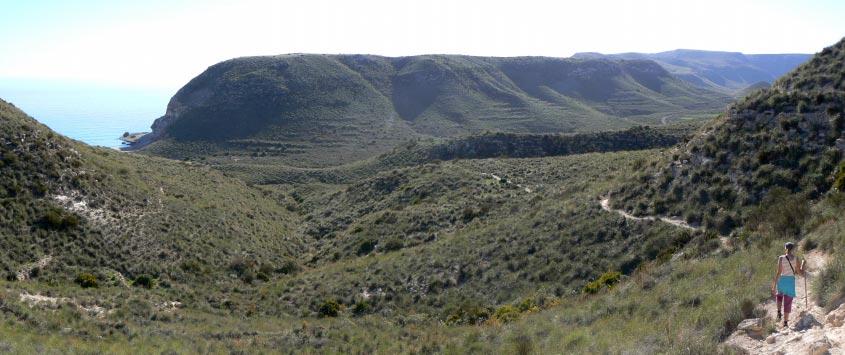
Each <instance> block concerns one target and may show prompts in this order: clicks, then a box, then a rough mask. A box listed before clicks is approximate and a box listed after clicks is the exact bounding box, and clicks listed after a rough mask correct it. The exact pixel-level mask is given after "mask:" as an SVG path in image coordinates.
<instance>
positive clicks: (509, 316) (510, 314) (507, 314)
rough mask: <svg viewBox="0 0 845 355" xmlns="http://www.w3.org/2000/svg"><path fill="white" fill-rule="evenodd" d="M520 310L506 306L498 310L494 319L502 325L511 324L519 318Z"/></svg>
mask: <svg viewBox="0 0 845 355" xmlns="http://www.w3.org/2000/svg"><path fill="white" fill-rule="evenodd" d="M519 314H520V312H519V309H517V308H516V307H514V306H511V305H504V306H501V307H499V308H497V309H496V312H495V313H494V314H493V318H495V319H497V320H499V321H501V322H502V323H509V322H512V321H515V320H516V319H518V318H519Z"/></svg>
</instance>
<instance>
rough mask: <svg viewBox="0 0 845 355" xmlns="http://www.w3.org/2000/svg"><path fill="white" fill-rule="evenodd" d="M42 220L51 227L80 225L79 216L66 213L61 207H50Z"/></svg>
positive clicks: (68, 227) (63, 227)
mask: <svg viewBox="0 0 845 355" xmlns="http://www.w3.org/2000/svg"><path fill="white" fill-rule="evenodd" d="M42 221H43V222H44V224H46V225H47V227H48V228H51V229H71V228H75V227H76V226H78V225H79V217H77V216H76V215H74V214H72V213H65V211H64V210H63V209H61V208H51V209H49V210H48V211H47V213H45V214H44V218H43V219H42Z"/></svg>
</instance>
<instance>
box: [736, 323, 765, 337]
mask: <svg viewBox="0 0 845 355" xmlns="http://www.w3.org/2000/svg"><path fill="white" fill-rule="evenodd" d="M737 329H739V330H741V331H743V332H745V334H746V335H748V336H749V337H751V338H754V339H763V333H764V332H765V324H764V322H763V319H762V318H751V319H746V320H744V321H742V322H740V323H739V326H737Z"/></svg>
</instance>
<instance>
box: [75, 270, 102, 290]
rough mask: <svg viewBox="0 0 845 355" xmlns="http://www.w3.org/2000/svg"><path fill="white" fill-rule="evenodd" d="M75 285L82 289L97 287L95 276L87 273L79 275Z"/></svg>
mask: <svg viewBox="0 0 845 355" xmlns="http://www.w3.org/2000/svg"><path fill="white" fill-rule="evenodd" d="M76 283H77V284H79V286H81V287H82V288H92V287H93V288H96V287H99V283H98V282H97V276H95V275H93V274H89V273H81V274H79V275H77V276H76Z"/></svg>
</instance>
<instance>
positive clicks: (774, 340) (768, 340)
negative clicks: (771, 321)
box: [766, 334, 778, 344]
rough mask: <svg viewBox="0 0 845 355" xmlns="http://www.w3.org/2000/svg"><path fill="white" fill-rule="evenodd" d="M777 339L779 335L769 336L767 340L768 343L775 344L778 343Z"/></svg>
mask: <svg viewBox="0 0 845 355" xmlns="http://www.w3.org/2000/svg"><path fill="white" fill-rule="evenodd" d="M777 338H778V337H777V335H774V334H772V335H769V337H768V338H766V343H769V344H774V343H775V342H776V341H777Z"/></svg>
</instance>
